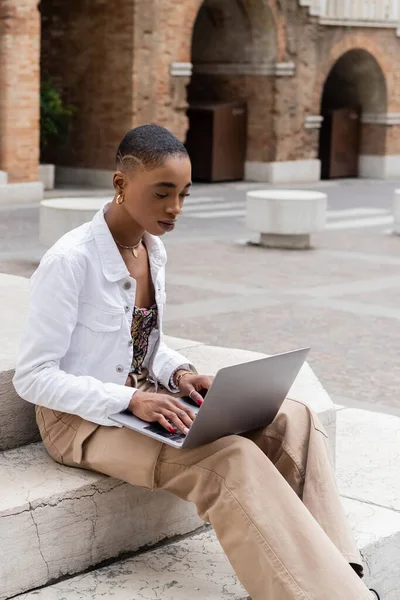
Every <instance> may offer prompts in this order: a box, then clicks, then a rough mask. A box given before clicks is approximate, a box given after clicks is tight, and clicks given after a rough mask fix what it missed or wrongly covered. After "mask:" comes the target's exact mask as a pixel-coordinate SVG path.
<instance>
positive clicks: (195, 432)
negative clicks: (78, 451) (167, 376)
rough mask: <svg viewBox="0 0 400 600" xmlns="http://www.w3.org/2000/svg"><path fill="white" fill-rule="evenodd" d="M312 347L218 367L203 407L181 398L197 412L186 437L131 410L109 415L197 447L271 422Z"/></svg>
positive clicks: (175, 443) (158, 436)
mask: <svg viewBox="0 0 400 600" xmlns="http://www.w3.org/2000/svg"><path fill="white" fill-rule="evenodd" d="M309 350H310V348H302V349H300V350H294V351H293V352H287V353H285V354H276V355H274V356H269V357H267V358H262V359H260V360H255V361H252V362H248V363H244V364H240V365H235V366H233V367H226V368H224V369H221V370H220V371H218V373H217V375H216V377H215V379H214V381H213V384H212V386H211V387H210V389H209V390H208V392H207V393H206V395H205V398H204V403H203V404H202V406H201V407H200V408H199V407H198V406H197V404H194V402H192V401H191V400H190V399H189V398H180V399H179V400H180V401H181V402H182V403H183V404H186V405H187V406H190V408H191V409H192V410H193V412H195V413H196V418H195V420H194V421H193V424H192V426H191V428H190V430H189V433H188V434H187V435H186V436H185V435H183V434H182V433H180V432H178V433H170V432H169V431H167V430H166V429H164V428H163V427H162V426H161V425H160V424H159V423H148V422H147V421H142V420H141V419H138V418H137V417H135V416H134V415H132V413H131V412H129V411H124V412H121V413H117V414H114V415H111V416H110V419H112V420H113V421H115V422H116V423H120V424H121V425H124V426H125V427H129V428H130V429H134V430H135V431H139V432H140V433H143V434H145V435H148V436H150V437H152V438H155V439H156V440H159V441H160V442H163V443H165V444H169V445H170V446H174V447H175V448H195V447H197V446H201V445H203V444H207V443H209V442H213V441H215V440H217V439H219V438H221V437H223V436H225V435H232V434H239V433H245V432H247V431H252V430H253V429H259V428H260V427H266V426H267V425H269V424H270V423H272V421H273V420H274V418H275V417H276V415H277V413H278V411H279V409H280V407H281V405H282V403H283V401H284V399H285V398H286V396H287V394H288V392H289V390H290V388H291V387H292V384H293V382H294V380H295V379H296V377H297V375H298V373H299V371H300V369H301V367H302V365H303V363H304V361H305V360H306V358H307V355H308V352H309Z"/></svg>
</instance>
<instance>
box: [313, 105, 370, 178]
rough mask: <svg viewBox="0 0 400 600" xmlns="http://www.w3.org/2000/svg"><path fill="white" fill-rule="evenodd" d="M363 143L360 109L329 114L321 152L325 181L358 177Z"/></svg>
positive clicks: (341, 109) (322, 134)
mask: <svg viewBox="0 0 400 600" xmlns="http://www.w3.org/2000/svg"><path fill="white" fill-rule="evenodd" d="M360 141H361V111H360V109H359V108H339V109H337V110H332V111H330V112H329V113H326V114H325V115H324V121H323V124H322V129H321V136H320V149H319V154H320V159H321V163H322V166H321V174H322V179H334V178H339V177H358V157H359V154H360Z"/></svg>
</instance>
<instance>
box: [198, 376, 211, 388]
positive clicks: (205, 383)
mask: <svg viewBox="0 0 400 600" xmlns="http://www.w3.org/2000/svg"><path fill="white" fill-rule="evenodd" d="M213 381H214V377H208V376H205V377H201V378H200V379H199V383H200V385H201V387H202V388H204V389H206V390H209V389H210V387H211V384H212V382H213Z"/></svg>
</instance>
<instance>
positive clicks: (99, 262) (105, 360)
mask: <svg viewBox="0 0 400 600" xmlns="http://www.w3.org/2000/svg"><path fill="white" fill-rule="evenodd" d="M107 206H108V205H106V206H105V207H104V208H103V209H102V210H100V211H99V212H98V213H97V214H96V215H95V217H94V218H93V220H92V221H91V222H90V223H86V224H85V225H82V226H81V227H79V228H78V229H75V230H73V231H71V232H69V233H67V234H66V235H65V236H63V237H62V238H61V239H60V240H59V241H58V242H57V243H56V244H55V245H54V246H53V247H52V248H51V249H50V250H49V251H48V252H47V253H46V254H45V256H44V257H43V259H42V261H41V263H40V265H39V268H38V269H37V271H36V272H35V273H34V274H33V276H32V278H31V285H30V308H29V313H28V319H27V323H26V326H25V332H24V334H23V337H22V342H21V347H20V351H19V356H18V360H17V367H16V371H15V376H14V379H13V383H14V386H15V389H16V391H17V393H18V394H19V395H20V396H21V398H24V399H25V400H27V401H28V402H32V403H33V404H39V405H41V406H45V407H47V408H50V409H53V410H57V411H61V412H66V413H70V414H76V415H79V416H80V417H82V418H83V419H86V420H88V421H92V422H94V423H98V424H100V425H109V426H115V423H113V422H112V421H111V420H110V419H109V418H108V417H109V415H111V414H112V413H115V412H119V411H122V410H124V409H126V408H127V407H128V405H129V401H130V399H131V397H132V395H133V393H134V392H135V389H134V388H131V387H127V386H125V385H124V384H125V381H126V379H127V376H128V374H129V371H130V367H131V364H132V354H133V350H132V339H131V321H132V314H133V309H134V304H135V293H136V281H135V280H134V279H133V278H132V277H131V276H130V274H129V272H128V270H127V268H126V265H125V263H124V261H123V260H122V258H121V255H120V253H119V251H118V249H117V247H116V245H115V242H114V240H113V238H112V235H111V233H110V230H109V228H108V226H107V223H106V222H105V219H104V212H105V211H106V210H107ZM144 239H145V244H146V247H147V250H148V255H149V262H150V270H151V276H152V280H153V284H154V289H155V295H156V302H157V307H158V327H157V328H156V329H154V330H153V332H152V333H151V335H150V339H149V346H148V351H147V355H146V358H145V361H144V363H143V366H144V367H146V368H147V369H148V371H149V378H150V379H152V380H153V381H154V382H155V383H156V385H157V382H158V383H161V384H162V385H163V386H165V387H166V388H168V389H170V390H171V391H174V390H173V389H171V388H170V379H171V376H172V374H173V373H174V371H176V370H177V369H178V368H179V367H183V366H184V367H191V365H188V361H187V359H186V358H184V357H183V356H182V355H180V354H179V353H178V352H175V351H173V350H171V349H169V348H168V347H167V346H166V345H165V343H164V342H163V341H162V339H161V336H162V316H163V311H164V306H165V264H166V262H167V255H166V252H165V248H164V245H163V243H162V242H161V241H160V240H159V238H157V237H153V236H151V235H149V234H146V235H145V238H144ZM191 368H192V367H191Z"/></svg>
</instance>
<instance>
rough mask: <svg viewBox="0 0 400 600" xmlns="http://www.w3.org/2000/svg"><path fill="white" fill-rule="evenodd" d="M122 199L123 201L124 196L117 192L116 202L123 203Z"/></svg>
mask: <svg viewBox="0 0 400 600" xmlns="http://www.w3.org/2000/svg"><path fill="white" fill-rule="evenodd" d="M123 201H124V197H123V195H122V194H118V197H117V204H122V203H123Z"/></svg>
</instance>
